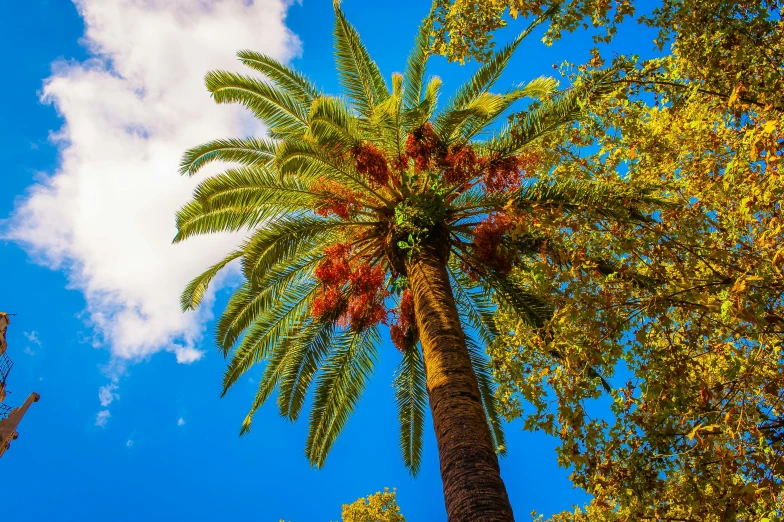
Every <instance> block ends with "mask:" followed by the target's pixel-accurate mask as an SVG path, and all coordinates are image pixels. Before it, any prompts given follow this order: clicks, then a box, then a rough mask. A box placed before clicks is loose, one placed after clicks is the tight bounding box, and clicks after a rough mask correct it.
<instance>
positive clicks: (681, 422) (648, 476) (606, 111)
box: [455, 1, 784, 521]
mask: <svg viewBox="0 0 784 522" xmlns="http://www.w3.org/2000/svg"><path fill="white" fill-rule="evenodd" d="M526 4H527V5H529V6H533V5H534V4H542V5H540V7H543V6H544V3H542V2H533V3H526ZM457 5H458V4H457V3H456V4H455V6H457ZM505 5H509V3H507V4H505ZM620 5H622V4H617V5H616V6H620ZM489 7H490V6H488V8H489ZM610 7H611V4H610V3H606V2H605V3H602V4H601V5H600V4H598V3H593V2H565V3H564V5H563V7H562V10H561V11H560V13H559V14H558V15H556V16H555V17H554V18H553V20H554V22H553V25H552V26H551V28H550V29H551V32H550V33H549V34H550V36H551V37H553V38H555V37H557V36H558V35H559V34H560V31H561V30H564V29H566V30H572V29H574V28H576V27H577V26H578V25H579V24H578V23H577V22H579V21H580V20H582V19H583V17H585V16H587V17H589V18H590V19H591V20H593V21H595V22H596V25H597V26H599V27H601V28H604V29H612V24H613V23H615V22H614V21H613V20H616V19H615V18H614V17H615V15H617V14H618V11H616V12H615V14H612V12H611V11H610V10H609V9H610ZM782 9H783V8H782V6H781V3H780V2H742V3H739V2H713V1H707V2H689V1H686V2H667V1H665V2H662V3H661V5H660V6H659V7H658V8H657V9H656V10H654V11H653V12H652V13H651V14H650V15H647V16H645V17H642V18H641V19H640V20H641V22H642V23H646V24H648V25H651V26H653V27H658V28H659V29H660V31H661V32H660V37H659V39H658V40H657V43H658V45H659V46H660V48H661V49H664V46H665V44H666V42H667V41H668V40H671V41H672V47H671V51H672V54H669V55H664V56H663V57H661V58H657V59H654V60H649V61H647V62H642V63H637V61H636V60H634V59H633V58H629V57H621V58H618V59H616V65H618V66H620V67H621V69H622V70H623V71H624V74H622V75H621V77H620V78H617V79H615V80H614V81H615V82H616V87H617V89H616V91H615V92H614V93H612V94H611V95H606V96H605V97H603V98H602V100H601V103H592V104H591V106H590V107H589V112H590V113H591V115H592V117H591V118H589V119H586V120H584V122H583V125H581V126H580V127H573V128H570V129H565V130H562V132H561V133H560V135H551V136H550V137H549V138H548V139H549V140H550V141H549V142H548V143H546V144H545V146H544V147H543V148H542V149H543V150H544V151H546V154H545V155H544V158H543V161H542V162H541V164H540V168H542V169H544V170H549V171H550V172H553V173H554V175H556V176H560V175H563V176H567V177H574V176H581V177H583V178H585V179H593V180H602V179H609V180H614V179H617V177H618V176H619V173H622V176H623V178H624V179H627V180H631V181H633V182H636V183H665V184H666V185H667V186H668V188H669V190H670V191H671V193H673V194H677V196H678V198H679V199H680V201H681V202H682V205H680V206H675V207H672V208H668V209H666V210H665V211H663V212H661V213H660V214H658V215H656V216H655V217H656V219H655V222H653V223H644V222H639V223H627V224H622V225H619V224H617V223H605V222H601V221H593V220H578V219H570V220H564V219H559V218H558V216H553V215H548V214H546V213H545V214H544V215H543V216H542V219H540V220H539V221H538V222H537V223H528V224H527V226H525V227H523V228H522V229H521V230H519V231H516V233H526V234H544V235H546V236H547V237H549V238H550V243H549V245H548V247H547V248H544V249H542V251H541V252H540V253H539V255H538V256H537V257H529V258H528V259H527V260H526V261H527V265H528V267H527V269H526V270H520V271H516V272H513V273H514V274H515V275H518V276H519V277H520V278H521V280H522V284H523V285H524V286H525V287H526V289H527V290H528V291H530V292H532V293H533V294H535V295H536V296H537V297H538V298H540V299H542V300H544V301H547V302H549V303H551V304H552V305H553V307H554V308H555V310H556V312H555V314H554V316H553V319H552V320H551V321H550V322H548V323H547V324H545V325H543V326H542V327H540V328H531V327H530V326H528V325H525V324H523V323H521V322H520V321H519V314H517V313H516V312H514V311H511V310H508V309H503V310H502V312H501V313H500V314H499V317H498V323H499V324H498V329H499V331H500V332H502V335H501V337H500V338H499V339H498V340H496V342H495V343H494V344H493V347H492V351H491V354H492V358H493V362H494V365H495V370H496V373H495V375H496V377H497V378H498V380H499V382H500V386H499V389H498V394H499V398H500V399H501V400H500V403H501V409H502V411H503V412H504V414H505V415H506V416H507V417H508V418H515V417H523V418H525V426H526V428H527V429H541V430H544V431H546V432H547V433H550V434H552V435H554V436H557V437H559V438H560V440H561V446H560V449H559V456H558V458H559V462H560V463H561V464H562V465H564V466H566V467H570V468H572V469H573V470H574V473H573V475H572V479H573V480H574V482H575V484H576V485H578V486H580V487H582V488H584V489H585V490H586V491H588V492H590V493H592V494H593V497H594V498H593V500H592V501H591V503H590V504H589V505H588V506H586V507H585V509H584V510H577V511H575V512H570V513H562V514H560V515H558V516H556V517H554V519H553V520H558V521H564V520H581V521H582V520H591V521H594V520H600V521H601V520H612V521H616V520H619V521H620V520H649V519H650V520H709V521H712V520H715V521H719V520H766V519H768V520H778V519H780V518H781V517H782V516H784V513H782V509H781V506H782V505H783V504H784V493H783V490H782V481H783V479H784V468H782V465H781V462H782V460H784V459H782V457H784V404H783V402H784V401H783V400H782V399H783V397H784V394H783V393H782V390H783V389H784V382H782V372H781V368H782V367H784V360H783V359H782V356H781V348H782V340H784V328H782V325H784V323H783V322H782V319H784V301H783V300H782V295H784V287H783V286H782V284H781V281H782V275H784V274H782V262H783V261H784V235H783V234H782V227H781V204H780V202H781V200H782V196H784V193H783V190H784V187H782V183H781V175H780V166H779V164H780V161H781V157H782V155H783V154H784V134H783V133H782V128H783V127H784V116H783V113H782V108H783V107H784V89H782V86H783V84H782V81H784V59H782V57H784V35H782V28H784V27H783V26H782V22H781V20H782V14H784V11H782ZM581 13H582V14H581ZM608 13H610V14H608ZM616 21H617V20H616ZM612 32H614V31H610V32H609V33H608V35H607V36H611V34H612ZM601 65H602V59H601V57H600V56H599V55H598V52H597V53H596V54H595V56H594V58H593V60H592V63H590V64H586V65H583V66H580V67H579V69H580V70H581V71H586V70H590V68H591V67H594V66H601ZM642 92H645V93H646V96H639V94H641V93H642ZM650 95H653V96H650ZM559 234H560V235H559ZM552 244H556V245H559V247H561V252H559V253H556V252H553V251H552V250H551V249H550V245H552ZM563 251H567V252H570V254H569V255H568V256H566V257H564V256H563V254H562V252H563ZM508 332H513V333H511V334H509V333H508ZM553 351H556V352H557V353H558V354H559V357H558V358H557V359H554V358H553V357H552V355H551V354H552V352H553ZM597 373H600V374H602V375H604V376H605V377H608V378H610V380H612V381H615V384H616V389H614V390H613V391H612V392H611V393H610V396H611V402H610V405H609V408H605V409H601V408H599V407H598V406H592V405H591V403H590V399H595V398H598V397H600V396H601V394H602V388H603V386H602V383H601V382H600V381H598V380H597V379H596V374H597ZM613 375H615V377H614V378H612V377H613ZM586 402H587V404H586ZM600 403H601V401H600ZM604 404H606V400H605V402H604ZM591 408H598V411H600V412H601V413H602V414H601V415H597V413H596V411H595V410H594V411H592V410H591ZM589 412H590V414H589Z"/></svg>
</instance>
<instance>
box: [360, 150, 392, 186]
mask: <svg viewBox="0 0 784 522" xmlns="http://www.w3.org/2000/svg"><path fill="white" fill-rule="evenodd" d="M351 154H352V155H353V156H354V161H355V162H356V166H357V172H359V173H360V174H364V175H365V176H367V178H368V179H369V180H370V183H371V184H372V185H373V186H376V187H378V186H382V185H386V184H387V181H389V165H387V157H386V155H385V154H384V151H383V150H381V149H379V148H377V147H376V146H375V145H373V144H372V143H363V144H362V145H357V146H356V147H354V148H353V149H352V150H351Z"/></svg>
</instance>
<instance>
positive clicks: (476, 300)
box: [447, 264, 498, 344]
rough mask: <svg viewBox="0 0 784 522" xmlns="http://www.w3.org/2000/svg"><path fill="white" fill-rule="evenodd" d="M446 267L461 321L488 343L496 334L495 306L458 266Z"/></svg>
mask: <svg viewBox="0 0 784 522" xmlns="http://www.w3.org/2000/svg"><path fill="white" fill-rule="evenodd" d="M447 269H448V270H449V276H450V278H451V283H452V291H453V294H454V296H455V304H456V305H457V310H458V312H459V313H460V316H461V320H462V322H464V323H465V324H467V325H468V326H470V327H471V328H472V329H473V330H474V331H476V332H477V334H478V335H479V339H481V341H482V342H483V343H485V344H490V342H492V340H493V339H495V337H496V336H497V335H498V331H497V329H496V326H495V319H494V316H495V309H496V306H495V305H494V304H493V303H492V302H491V301H490V296H489V295H487V294H486V293H485V292H484V290H483V289H481V288H476V287H477V286H478V285H477V284H476V283H473V282H472V281H471V280H470V279H469V278H468V277H467V276H465V274H463V273H462V272H461V271H460V269H459V268H458V267H456V266H454V264H451V265H450V266H448V267H447Z"/></svg>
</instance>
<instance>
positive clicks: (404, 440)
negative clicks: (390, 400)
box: [392, 345, 427, 476]
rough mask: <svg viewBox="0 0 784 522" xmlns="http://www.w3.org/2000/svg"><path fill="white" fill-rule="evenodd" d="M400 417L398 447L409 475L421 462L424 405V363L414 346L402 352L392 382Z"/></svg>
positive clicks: (415, 471)
mask: <svg viewBox="0 0 784 522" xmlns="http://www.w3.org/2000/svg"><path fill="white" fill-rule="evenodd" d="M392 386H393V387H394V388H395V402H396V403H397V415H398V420H399V421H400V449H401V450H402V452H403V463H404V464H405V466H406V468H407V469H408V471H409V473H411V475H413V476H416V475H417V473H419V467H420V464H421V462H422V434H423V431H424V423H425V409H426V407H427V388H426V383H425V363H424V360H423V359H422V353H421V352H420V349H419V347H418V346H416V345H414V346H410V347H409V348H408V349H407V350H406V351H405V353H404V354H403V357H402V359H401V360H400V364H399V365H398V367H397V370H396V371H395V378H394V381H393V382H392Z"/></svg>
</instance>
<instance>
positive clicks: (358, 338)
mask: <svg viewBox="0 0 784 522" xmlns="http://www.w3.org/2000/svg"><path fill="white" fill-rule="evenodd" d="M378 343H379V338H378V329H377V328H376V327H372V328H368V329H367V330H364V331H363V332H361V333H353V332H346V333H345V334H344V336H343V338H342V339H336V340H335V341H334V342H333V351H332V352H331V353H330V355H329V358H328V359H327V361H326V363H325V364H324V367H323V369H322V370H321V372H320V374H319V376H318V381H317V384H316V391H315V396H314V399H313V409H312V411H311V415H310V429H309V430H308V438H307V442H306V445H305V454H306V455H307V457H308V459H309V460H310V462H311V463H312V464H313V465H314V466H316V467H319V468H320V467H322V466H323V465H324V461H325V460H326V458H327V454H328V453H329V450H330V449H331V448H332V444H333V443H334V442H335V439H336V438H337V436H338V434H339V433H340V432H341V430H342V429H343V427H344V426H345V424H346V420H347V419H348V416H349V415H350V414H351V412H352V411H353V410H354V407H355V406H356V404H357V401H358V400H359V396H360V395H361V394H362V392H363V391H364V389H365V385H366V383H367V379H368V378H369V377H370V374H371V373H372V371H373V367H374V366H375V362H376V346H377V345H378Z"/></svg>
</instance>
